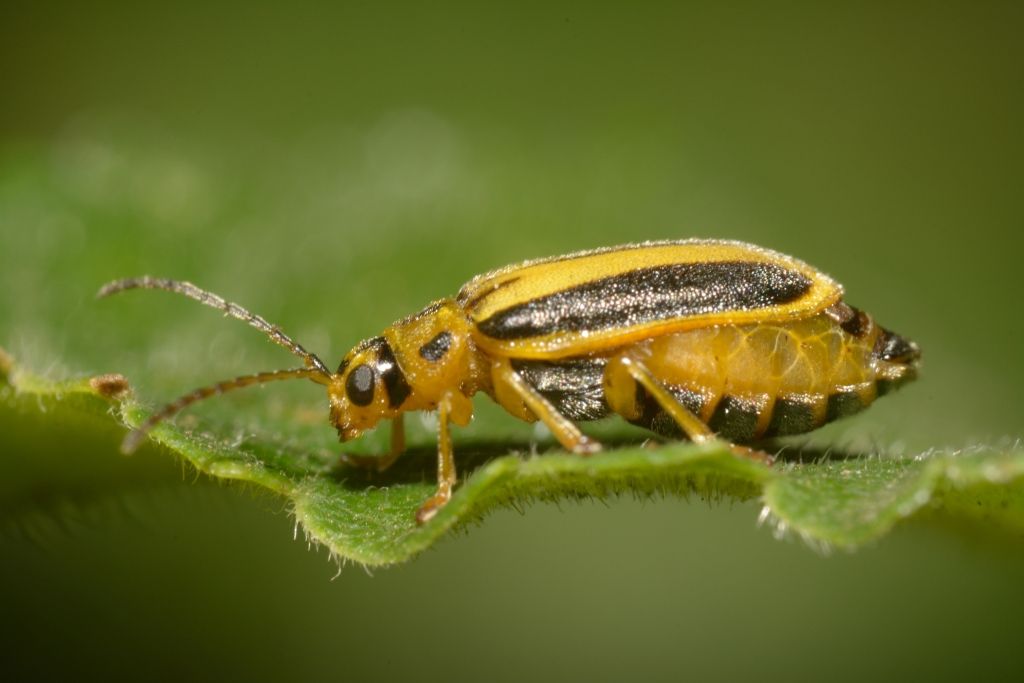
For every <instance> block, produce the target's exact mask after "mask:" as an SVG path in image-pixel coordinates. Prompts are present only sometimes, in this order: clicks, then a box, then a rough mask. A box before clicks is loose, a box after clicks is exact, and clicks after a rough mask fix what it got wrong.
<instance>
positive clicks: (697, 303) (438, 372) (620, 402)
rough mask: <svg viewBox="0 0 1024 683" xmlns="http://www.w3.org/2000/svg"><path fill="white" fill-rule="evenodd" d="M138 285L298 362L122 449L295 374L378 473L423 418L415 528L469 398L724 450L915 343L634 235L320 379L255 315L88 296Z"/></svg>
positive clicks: (754, 250)
mask: <svg viewBox="0 0 1024 683" xmlns="http://www.w3.org/2000/svg"><path fill="white" fill-rule="evenodd" d="M137 288H145V289H164V290H168V291H171V292H176V293H178V294H183V295H185V296H188V297H191V298H193V299H195V300H197V301H199V302H201V303H204V304H207V305H209V306H213V307H214V308H219V309H221V310H222V311H224V312H225V313H226V314H227V315H230V316H233V317H235V318H238V319H240V320H243V321H245V322H247V323H249V324H250V325H252V326H253V327H255V328H256V329H258V330H260V331H262V332H264V333H265V334H266V335H267V336H269V337H270V339H271V340H272V341H274V342H276V343H277V344H280V345H281V346H283V347H285V348H286V349H288V350H289V351H291V352H292V353H293V354H295V355H296V356H298V357H299V358H301V359H302V360H303V363H304V367H301V368H296V369H292V370H276V371H273V372H262V373H258V374H255V375H247V376H243V377H237V378H235V379H231V380H227V381H224V382H220V383H218V384H214V385H211V386H209V387H204V388H201V389H197V390H195V391H193V392H191V393H189V394H186V395H184V396H182V397H181V398H179V399H177V400H175V401H173V402H171V403H169V404H167V405H166V406H164V407H163V408H162V409H160V410H158V411H157V412H156V413H154V414H153V415H152V417H150V418H149V419H148V420H146V422H144V423H143V424H142V425H141V426H139V427H138V429H136V430H135V431H133V432H131V433H130V434H129V435H128V436H127V437H126V439H125V442H124V445H123V449H124V450H126V451H131V450H132V449H134V448H135V447H136V446H137V445H138V444H139V442H140V441H141V440H142V439H143V438H144V436H145V435H146V433H147V432H149V430H151V429H152V428H153V427H154V426H156V425H157V424H158V423H160V422H161V421H163V420H165V419H167V418H169V417H171V416H173V415H174V414H176V413H178V412H179V411H181V410H182V409H183V408H185V407H187V406H189V405H191V404H192V403H195V402H196V401H200V400H202V399H205V398H208V397H210V396H213V395H215V394H220V393H224V392H226V391H231V390H233V389H238V388H241V387H245V386H250V385H253V384H261V383H264V382H271V381H276V380H286V379H299V378H301V379H309V380H312V381H314V382H316V383H317V384H322V385H324V386H325V387H327V397H328V401H329V403H330V421H331V424H332V425H334V427H335V428H336V429H337V430H338V435H339V437H340V439H341V440H342V441H348V440H350V439H354V438H356V437H357V436H359V435H360V434H361V433H363V432H364V431H366V430H368V429H370V428H372V427H374V426H375V425H376V424H377V423H378V422H379V421H380V420H383V419H388V420H391V421H392V422H391V425H392V430H391V449H390V453H389V454H388V455H386V456H382V457H380V458H373V459H367V461H372V464H373V466H375V467H377V468H378V469H383V468H386V467H387V466H389V465H390V464H391V463H392V462H394V460H395V458H397V457H398V456H399V455H400V454H401V453H402V451H403V449H404V443H405V439H404V430H403V426H402V415H403V414H404V413H406V412H408V411H411V410H436V411H437V412H438V416H439V419H438V487H437V492H436V493H435V494H434V495H433V496H432V497H431V498H429V499H428V500H427V501H426V502H425V503H423V505H422V506H421V507H420V509H419V511H418V512H417V514H416V518H417V520H418V521H419V522H424V521H426V520H428V519H430V518H431V517H432V516H433V515H434V514H436V512H437V511H438V510H439V509H440V508H441V507H442V506H443V505H444V504H445V503H446V502H447V501H448V500H449V498H450V497H451V493H452V487H453V486H454V485H455V480H456V476H455V463H454V458H453V454H452V442H451V435H450V425H451V424H456V425H466V424H468V423H469V421H470V419H471V417H472V415H473V405H472V402H471V397H472V396H473V395H474V394H476V393H477V392H478V391H483V392H485V393H486V394H488V395H489V396H490V397H491V398H493V399H494V400H495V401H497V403H498V404H499V405H501V406H502V407H503V408H504V409H505V410H507V411H508V412H509V413H511V414H512V415H514V416H516V417H518V418H521V419H523V420H528V421H534V420H540V421H542V422H543V423H544V424H545V425H547V427H548V428H549V429H550V430H551V433H552V434H553V435H554V436H555V438H556V439H557V440H558V441H559V442H560V443H561V444H562V446H563V447H565V448H566V449H567V450H569V451H572V452H574V453H580V454H587V453H593V452H595V451H598V450H600V444H598V443H597V442H596V441H594V440H593V439H591V438H589V437H587V436H586V435H585V434H583V433H582V432H581V431H580V430H579V428H578V427H577V426H576V424H575V423H576V422H580V421H587V420H596V419H598V418H602V417H605V416H607V415H610V414H613V413H614V414H618V415H620V416H622V417H623V418H625V419H626V420H628V421H630V422H632V423H635V424H638V425H641V426H644V427H647V428H649V429H651V430H653V431H655V432H658V433H660V434H663V435H669V436H685V437H687V438H689V439H690V440H692V441H695V442H701V441H706V440H708V439H711V438H712V437H714V436H715V435H716V434H717V435H718V436H720V437H722V438H725V439H728V440H729V441H731V442H732V443H733V444H739V443H750V442H756V441H757V440H759V439H762V438H764V437H769V436H777V435H786V434H799V433H802V432H807V431H810V430H812V429H815V428H816V427H819V426H820V425H822V424H824V423H825V422H828V421H830V420H834V419H836V418H838V417H842V416H844V415H849V414H851V413H854V412H857V411H859V410H861V409H862V408H864V407H866V406H867V405H869V404H870V403H872V402H873V401H874V400H875V398H876V397H877V396H878V395H880V394H883V393H885V392H886V391H888V390H890V389H891V388H893V387H895V386H897V385H899V384H901V383H903V382H905V381H908V380H910V379H912V378H913V377H914V376H915V375H916V370H917V365H918V359H919V358H920V352H919V350H918V347H917V345H916V344H914V343H913V342H911V341H909V340H907V339H905V338H903V337H901V336H899V335H897V334H894V333H892V332H890V331H888V330H886V329H885V328H883V327H881V326H879V325H876V324H875V323H874V321H873V320H872V319H871V317H870V316H869V315H867V314H866V313H864V312H863V311H860V310H858V309H856V308H854V307H852V306H850V305H848V304H846V303H844V302H843V301H842V295H843V290H842V287H841V286H840V285H839V284H838V283H836V282H835V281H834V280H832V279H831V278H829V277H828V276H826V275H824V274H823V273H821V272H819V271H817V270H815V269H814V268H811V267H810V266H808V265H807V264H805V263H803V262H801V261H798V260H796V259H794V258H791V257H789V256H785V255H783V254H780V253H777V252H774V251H770V250H768V249H763V248H761V247H756V246H753V245H749V244H744V243H741V242H731V241H719V240H685V241H673V242H644V243H640V244H627V245H624V246H619V247H611V248H606V249H595V250H591V251H582V252H577V253H573V254H569V255H567V256H558V257H554V258H547V259H539V260H535V261H527V262H525V263H520V264H518V265H513V266H508V267H506V268H501V269H499V270H495V271H493V272H490V273H487V274H485V275H480V276H477V277H475V278H473V279H472V280H471V281H470V282H468V283H467V284H466V285H465V286H463V287H462V289H461V291H460V292H459V293H458V295H457V296H456V297H455V298H454V299H452V298H449V299H441V300H440V301H435V302H434V303H432V304H430V305H429V306H427V307H426V308H425V309H423V310H422V311H420V312H419V313H417V314H415V315H411V316H409V317H407V318H403V319H402V320H399V321H398V322H396V323H395V324H393V325H391V326H390V327H388V328H387V329H385V330H384V332H383V334H381V335H380V336H377V337H372V338H370V339H367V340H365V341H363V342H361V343H360V344H358V345H357V346H356V347H355V348H353V349H352V350H351V351H349V352H348V354H346V355H345V357H344V358H343V359H342V361H341V364H340V365H339V366H338V369H337V370H336V371H335V372H331V371H329V370H328V369H327V367H326V366H325V365H324V363H323V362H322V361H321V360H320V359H319V358H318V357H317V356H316V355H314V354H312V353H309V352H308V351H306V350H305V349H304V348H302V346H300V345H299V344H298V343H296V342H294V341H293V340H292V339H291V338H290V337H288V336H287V335H285V334H284V333H283V332H281V330H280V329H278V328H277V327H276V326H274V325H271V324H270V323H268V322H267V321H266V320H264V319H263V318H261V317H259V316H257V315H253V314H252V313H250V312H249V311H247V310H245V309H244V308H242V307H241V306H238V305H237V304H233V303H230V302H227V301H225V300H224V299H222V298H221V297H219V296H217V295H215V294H212V293H210V292H207V291H204V290H202V289H200V288H198V287H196V286H195V285H192V284H190V283H188V282H178V281H175V280H162V279H156V278H150V277H140V278H133V279H126V280H118V281H116V282H111V283H109V284H107V285H106V286H104V287H103V288H102V289H101V290H100V292H99V294H98V296H101V297H103V296H107V295H110V294H113V293H115V292H120V291H123V290H126V289H137ZM734 448H735V450H736V451H737V453H739V454H741V455H746V456H750V457H759V458H766V459H767V458H768V456H767V455H766V454H764V453H761V452H760V451H756V450H750V449H746V448H743V447H741V446H734ZM357 461H358V460H357ZM367 461H363V464H366V462H367Z"/></svg>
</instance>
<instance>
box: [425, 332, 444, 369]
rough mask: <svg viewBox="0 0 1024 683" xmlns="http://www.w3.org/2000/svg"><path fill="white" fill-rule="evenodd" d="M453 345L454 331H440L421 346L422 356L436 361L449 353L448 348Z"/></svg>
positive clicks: (432, 361)
mask: <svg viewBox="0 0 1024 683" xmlns="http://www.w3.org/2000/svg"><path fill="white" fill-rule="evenodd" d="M451 346H452V333H451V332H449V331H448V330H445V331H444V332H440V333H438V335H437V336H436V337H434V338H433V339H431V340H430V341H428V342H427V343H426V344H424V345H423V346H421V347H420V357H422V358H423V360H428V361H430V362H431V363H436V362H437V361H439V360H441V359H442V358H444V354H446V353H448V349H450V348H451Z"/></svg>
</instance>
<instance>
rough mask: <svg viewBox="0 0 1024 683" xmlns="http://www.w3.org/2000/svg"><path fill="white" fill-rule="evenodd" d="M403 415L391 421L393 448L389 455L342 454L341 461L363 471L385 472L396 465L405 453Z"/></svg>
mask: <svg viewBox="0 0 1024 683" xmlns="http://www.w3.org/2000/svg"><path fill="white" fill-rule="evenodd" d="M403 417H404V414H403V413H399V414H398V415H396V416H395V417H394V419H392V420H391V448H390V449H388V454H387V455H351V454H348V453H342V454H341V459H342V460H343V461H344V463H345V464H346V465H351V466H353V467H359V468H362V469H368V470H374V471H377V472H383V471H384V470H386V469H387V468H389V467H391V466H392V465H394V464H395V461H396V460H398V456H400V455H402V453H405V422H404V421H403V420H402V418H403Z"/></svg>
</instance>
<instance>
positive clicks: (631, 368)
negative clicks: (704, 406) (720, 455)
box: [604, 356, 715, 443]
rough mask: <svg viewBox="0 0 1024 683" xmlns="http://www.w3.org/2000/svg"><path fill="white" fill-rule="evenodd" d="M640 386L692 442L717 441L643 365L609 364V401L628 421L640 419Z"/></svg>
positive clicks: (620, 359)
mask: <svg viewBox="0 0 1024 683" xmlns="http://www.w3.org/2000/svg"><path fill="white" fill-rule="evenodd" d="M637 384H639V385H640V386H642V387H643V388H644V391H646V392H647V393H648V394H650V395H651V397H652V398H654V400H655V401H657V402H658V405H659V406H661V409H662V410H664V411H665V412H666V413H668V414H669V415H670V416H671V417H672V419H673V420H675V422H676V424H678V425H679V428H680V429H682V430H683V433H684V434H686V436H687V437H688V438H689V439H690V441H693V442H694V443H704V442H705V441H709V440H711V439H713V438H715V435H714V433H713V432H712V431H711V429H710V428H709V427H708V426H707V425H706V424H704V423H703V422H701V421H700V418H698V417H697V416H696V415H694V414H693V413H691V412H690V411H689V409H687V408H686V406H684V405H683V404H681V403H680V402H679V401H677V400H676V397H675V396H673V395H672V394H671V393H669V391H668V389H666V388H665V385H663V384H662V383H661V382H659V381H658V380H657V378H655V377H654V375H652V374H651V372H650V370H648V369H647V368H646V367H644V365H643V363H641V362H640V361H638V360H636V359H635V358H630V357H629V356H616V357H615V358H612V359H611V360H610V361H608V366H607V367H606V368H605V371H604V393H605V398H606V400H607V401H608V405H610V406H611V408H612V410H614V411H615V412H617V413H619V414H620V415H622V416H623V417H626V418H628V419H636V418H638V417H640V406H638V405H637V403H636V385H637Z"/></svg>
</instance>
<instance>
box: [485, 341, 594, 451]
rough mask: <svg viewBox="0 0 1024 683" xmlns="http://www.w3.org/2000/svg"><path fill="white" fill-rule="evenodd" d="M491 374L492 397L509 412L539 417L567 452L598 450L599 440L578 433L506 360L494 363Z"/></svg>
mask: <svg viewBox="0 0 1024 683" xmlns="http://www.w3.org/2000/svg"><path fill="white" fill-rule="evenodd" d="M492 377H493V379H494V393H495V398H496V399H497V400H498V402H499V403H500V404H501V405H502V406H503V407H504V408H505V409H506V410H508V411H509V412H510V413H512V414H513V415H516V416H517V417H521V418H523V419H526V420H531V421H532V419H533V418H536V419H538V420H540V421H541V422H543V423H544V424H545V425H546V426H547V428H548V429H550V430H551V433H552V434H553V435H554V437H555V438H556V439H558V442H559V443H560V444H562V447H563V448H565V449H566V450H567V451H572V452H573V453H580V454H590V453H596V452H597V451H599V450H601V444H600V443H598V442H597V441H595V440H594V439H591V438H590V437H589V436H587V435H586V434H584V433H583V432H581V431H580V429H579V427H577V426H576V425H575V424H573V422H572V420H570V419H569V418H567V417H566V416H565V415H562V414H561V413H560V412H558V409H557V408H555V406H553V405H551V402H550V401H548V400H547V399H546V398H544V396H542V395H541V394H540V392H538V391H537V390H536V389H534V388H533V387H532V386H530V385H529V383H527V381H526V380H524V379H523V378H522V377H521V376H520V375H519V373H518V372H516V371H515V369H514V368H513V367H512V364H511V363H509V362H508V361H507V360H498V361H495V362H494V366H493V369H492ZM517 399H518V401H517ZM517 403H521V404H522V405H525V408H526V410H522V409H521V406H517V405H516V404H517Z"/></svg>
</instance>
